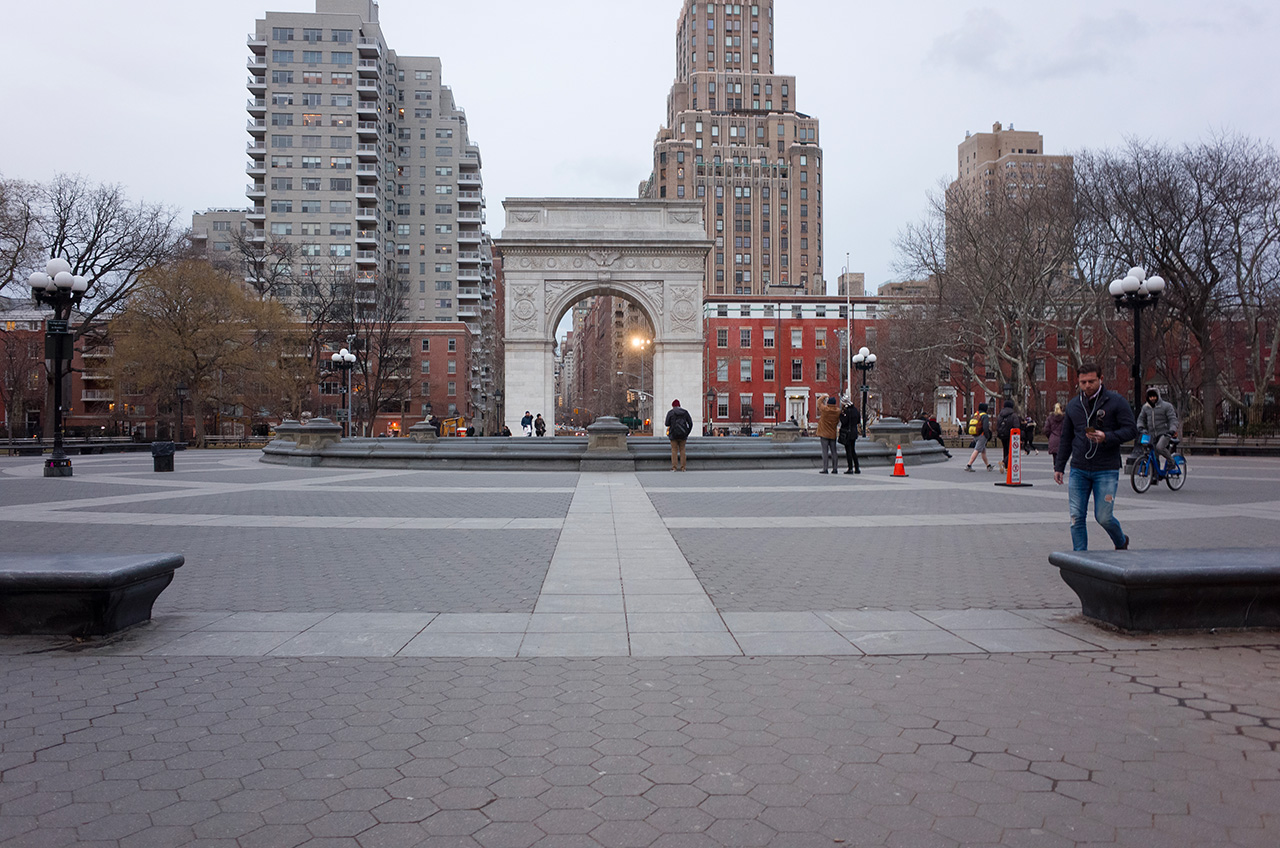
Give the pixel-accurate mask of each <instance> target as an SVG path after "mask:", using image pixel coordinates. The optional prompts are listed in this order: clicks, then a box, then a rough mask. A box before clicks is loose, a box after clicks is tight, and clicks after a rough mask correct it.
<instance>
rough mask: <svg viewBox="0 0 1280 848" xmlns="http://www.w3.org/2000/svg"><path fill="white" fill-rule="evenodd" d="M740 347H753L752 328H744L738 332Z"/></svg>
mask: <svg viewBox="0 0 1280 848" xmlns="http://www.w3.org/2000/svg"><path fill="white" fill-rule="evenodd" d="M738 346H739V347H751V328H750V327H742V328H740V329H739V330H738Z"/></svg>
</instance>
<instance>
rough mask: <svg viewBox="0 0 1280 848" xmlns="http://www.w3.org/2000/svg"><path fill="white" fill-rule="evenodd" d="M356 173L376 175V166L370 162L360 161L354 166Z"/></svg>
mask: <svg viewBox="0 0 1280 848" xmlns="http://www.w3.org/2000/svg"><path fill="white" fill-rule="evenodd" d="M356 173H357V174H360V175H362V176H365V175H372V176H375V177H376V176H377V175H378V166H377V165H376V164H374V163H371V162H361V163H360V164H359V165H357V166H356Z"/></svg>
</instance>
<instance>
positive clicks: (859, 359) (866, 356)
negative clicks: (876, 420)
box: [852, 347, 876, 439]
mask: <svg viewBox="0 0 1280 848" xmlns="http://www.w3.org/2000/svg"><path fill="white" fill-rule="evenodd" d="M852 359H853V367H854V368H857V369H858V370H859V371H861V372H862V437H863V438H864V439H865V438H866V436H867V372H868V371H870V370H871V369H872V368H875V367H876V355H875V354H874V353H872V352H871V351H870V350H869V349H868V348H866V347H860V348H858V352H857V353H855V354H854V355H853V357H852Z"/></svg>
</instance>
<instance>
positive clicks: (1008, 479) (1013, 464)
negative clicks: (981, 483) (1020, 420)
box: [996, 429, 1031, 487]
mask: <svg viewBox="0 0 1280 848" xmlns="http://www.w3.org/2000/svg"><path fill="white" fill-rule="evenodd" d="M1004 470H1005V478H1004V482H1003V483H996V485H997V486H1028V487H1029V486H1030V485H1031V484H1030V483H1024V482H1022V431H1021V430H1018V429H1014V430H1012V431H1010V433H1009V461H1008V462H1006V463H1005V464H1004Z"/></svg>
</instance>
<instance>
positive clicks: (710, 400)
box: [705, 388, 716, 435]
mask: <svg viewBox="0 0 1280 848" xmlns="http://www.w3.org/2000/svg"><path fill="white" fill-rule="evenodd" d="M715 402H716V390H715V389H714V388H708V389H707V424H706V427H705V429H706V431H707V435H711V433H712V422H713V421H714V418H715V416H713V415H712V413H713V412H714V411H715V406H714V404H715Z"/></svg>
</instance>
